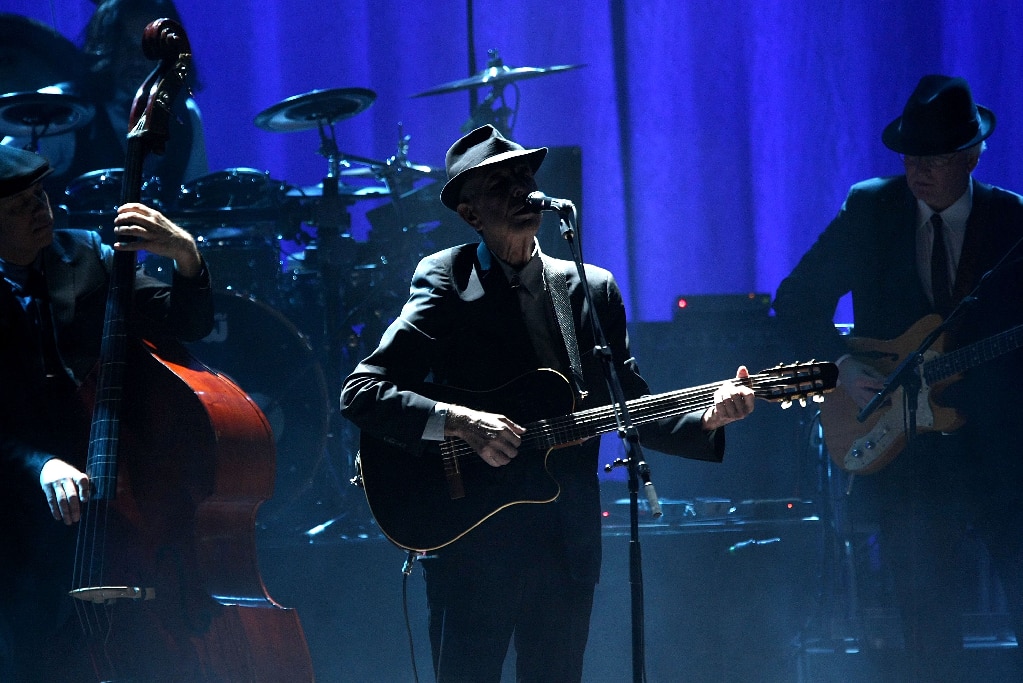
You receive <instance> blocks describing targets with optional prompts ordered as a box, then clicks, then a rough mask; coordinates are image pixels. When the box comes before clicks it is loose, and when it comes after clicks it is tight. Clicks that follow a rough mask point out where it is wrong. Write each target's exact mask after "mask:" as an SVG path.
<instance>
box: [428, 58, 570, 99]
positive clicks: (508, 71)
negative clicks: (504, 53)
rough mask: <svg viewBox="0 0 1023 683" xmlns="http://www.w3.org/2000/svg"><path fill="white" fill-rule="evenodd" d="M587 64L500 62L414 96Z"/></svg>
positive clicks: (497, 83)
mask: <svg viewBox="0 0 1023 683" xmlns="http://www.w3.org/2000/svg"><path fill="white" fill-rule="evenodd" d="M583 66H586V65H585V64H561V65H558V66H546V67H531V66H520V67H514V68H513V67H510V66H505V65H504V64H500V65H497V66H490V67H487V68H486V69H484V70H483V71H480V72H479V73H477V74H475V75H473V76H469V77H468V78H463V79H461V80H457V81H451V82H449V83H443V84H441V85H438V86H437V87H435V88H430V89H429V90H424V91H423V92H421V93H418V94H416V95H413V96H412V97H425V96H427V95H441V94H443V93H449V92H457V91H459V90H471V89H472V88H482V87H497V86H503V85H506V84H508V83H512V82H513V81H521V80H523V79H526V78H536V77H537V76H546V75H548V74H553V73H558V72H560V71H569V70H571V69H578V68H580V67H583Z"/></svg>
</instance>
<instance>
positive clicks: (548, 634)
mask: <svg viewBox="0 0 1023 683" xmlns="http://www.w3.org/2000/svg"><path fill="white" fill-rule="evenodd" d="M546 153H547V150H546V148H537V149H526V148H524V147H522V146H521V145H519V144H518V143H516V142H513V141H511V140H507V139H505V138H504V137H503V136H502V135H501V134H500V133H499V132H498V131H497V130H496V129H495V128H493V127H492V126H483V127H481V128H478V129H476V130H474V131H472V132H470V133H468V134H467V135H465V136H464V137H462V138H461V139H459V140H458V141H456V142H455V143H454V144H453V145H452V146H451V148H450V150H449V151H448V153H447V158H446V167H447V173H448V178H449V180H448V182H447V184H446V185H445V186H444V189H443V191H442V193H441V201H442V202H443V203H444V205H445V206H447V207H448V208H449V209H451V210H452V211H455V212H456V213H458V215H459V216H461V218H462V219H463V220H464V221H465V222H466V223H467V224H468V225H469V226H471V227H472V228H473V229H475V230H476V232H477V233H478V236H479V238H480V241H479V242H478V243H471V244H464V245H461V246H458V247H454V248H451V249H446V250H444V251H441V252H439V253H436V254H433V255H431V256H427V257H426V258H424V259H423V260H422V261H421V262H420V263H419V265H418V267H417V268H416V272H415V275H414V276H413V280H412V287H411V296H410V298H409V300H408V302H407V303H406V304H405V307H404V308H403V309H402V312H401V314H400V315H399V317H398V318H397V319H396V320H395V321H394V322H393V323H392V324H391V325H390V326H389V327H388V329H387V330H386V331H385V333H384V335H383V338H382V339H381V341H380V344H379V346H378V347H377V349H376V350H375V351H373V353H372V354H371V355H370V356H369V357H368V358H366V359H365V360H363V361H362V362H361V363H360V364H359V365H358V367H356V369H355V371H354V372H353V373H352V374H351V375H350V376H349V377H348V378H347V379H346V380H345V382H344V386H343V388H342V392H341V403H342V406H343V412H344V415H345V416H346V417H347V418H349V419H350V420H352V421H353V422H354V423H355V424H356V425H357V426H358V427H359V428H360V430H361V431H362V435H363V439H362V446H363V447H362V450H361V454H360V457H361V458H362V474H363V477H364V480H365V485H366V492H367V497H369V498H370V507H371V509H372V510H373V513H374V515H375V517H376V518H377V520H378V521H379V522H380V525H381V528H382V530H383V531H384V533H386V534H388V535H389V537H391V538H392V540H396V541H397V542H399V545H400V544H401V541H403V540H404V542H405V544H406V545H405V546H404V547H413V548H415V549H418V550H422V551H429V556H430V557H429V559H424V560H423V567H424V571H425V573H426V590H427V600H428V603H429V608H430V639H431V645H432V648H433V663H434V669H435V672H436V676H437V680H438V681H442V682H444V683H450V682H456V681H457V682H462V683H470V682H471V683H498V682H499V681H500V680H501V672H502V668H503V662H504V659H505V656H506V654H507V652H508V648H509V644H510V642H512V639H514V643H515V651H516V653H517V659H516V676H517V678H516V680H518V681H520V682H522V683H540V682H543V681H550V682H557V683H571V682H572V681H580V680H582V668H583V653H584V650H585V647H586V640H587V636H588V632H589V620H590V612H591V608H592V603H593V594H594V585H595V584H596V582H597V579H598V574H599V571H600V540H601V539H600V496H599V487H598V478H597V454H598V446H599V443H598V442H599V440H598V439H590V440H588V441H585V442H583V443H578V444H576V445H573V446H570V447H567V448H563V449H559V450H557V451H555V452H554V453H552V454H551V455H550V456H549V457H548V460H547V467H548V468H549V470H550V474H551V476H553V478H554V479H555V480H556V481H557V483H558V485H559V486H560V490H559V491H558V493H557V500H556V501H553V502H548V503H546V504H516V501H518V500H520V498H518V497H516V496H515V495H511V496H510V499H506V498H504V497H503V496H504V495H505V494H506V493H507V492H508V491H513V492H514V491H518V490H522V489H520V488H519V487H520V486H521V487H523V489H528V488H530V487H531V486H532V485H533V484H534V483H537V482H535V481H534V479H533V478H532V477H526V476H524V474H523V473H524V472H526V471H527V470H525V469H523V468H524V467H525V466H526V462H527V461H528V459H530V458H533V459H536V458H538V457H539V458H541V460H540V462H541V463H542V462H543V461H542V457H543V453H542V450H541V449H538V448H537V444H536V442H533V443H534V445H533V446H532V447H530V446H528V445H527V441H528V440H529V439H530V438H533V437H534V435H533V434H532V433H530V432H528V431H526V430H525V429H524V427H523V426H522V425H521V424H519V423H518V422H516V419H521V420H522V422H523V423H525V422H527V420H525V419H522V418H518V415H517V414H516V410H513V409H514V408H521V407H523V404H530V403H535V404H537V405H539V404H542V403H543V402H546V401H550V399H552V398H554V396H553V395H552V393H553V392H547V391H537V392H536V393H531V392H529V391H523V392H522V394H521V395H520V396H518V400H519V401H520V403H519V405H518V406H516V396H515V395H514V394H515V392H513V390H512V389H511V387H512V386H521V385H520V384H519V380H520V378H523V377H525V378H530V377H534V376H535V375H534V374H533V373H535V371H536V370H537V369H538V368H553V369H554V370H557V371H558V372H560V373H561V374H562V375H563V376H564V377H566V378H577V372H576V368H577V369H578V371H579V372H578V374H579V375H581V382H575V383H574V385H573V384H570V383H569V382H568V381H567V380H566V381H565V382H564V383H563V386H562V389H563V391H567V398H568V399H569V400H568V404H571V403H572V397H573V396H575V399H576V404H575V406H574V409H573V407H572V406H571V405H564V406H562V408H563V410H564V411H565V412H567V413H571V412H573V410H585V409H588V408H594V407H599V406H606V405H607V404H608V403H609V402H610V399H609V395H608V394H609V392H608V389H607V384H606V382H605V379H604V374H603V371H602V369H601V365H602V361H601V360H600V359H599V358H598V357H597V356H596V354H595V353H594V349H595V346H596V344H595V341H594V338H593V333H592V330H591V326H590V320H589V316H590V315H591V310H590V308H589V307H588V306H586V305H584V301H583V299H584V292H583V289H582V286H581V283H580V279H579V275H578V273H577V271H576V268H575V264H574V263H572V262H569V261H561V260H558V259H552V258H550V257H548V256H546V255H545V254H543V253H542V252H541V251H540V248H539V244H538V242H537V240H536V233H537V230H538V229H539V227H540V213H539V211H538V210H536V209H535V208H532V207H530V206H528V205H527V203H526V201H525V200H526V197H527V195H528V194H529V193H530V192H533V191H535V190H536V189H537V183H536V180H535V179H534V173H536V171H537V170H538V169H539V168H540V165H541V163H542V162H543V159H544V156H545V155H546ZM586 277H587V281H588V282H589V285H590V288H591V289H592V291H593V294H594V309H595V311H596V314H597V315H598V316H599V319H600V322H601V325H602V327H603V329H604V331H605V334H606V336H607V337H608V344H609V346H610V352H611V359H612V361H613V365H614V368H615V370H616V372H617V375H618V377H619V378H620V380H621V383H622V385H623V389H624V392H625V394H626V395H627V396H628V397H629V398H635V397H638V396H641V395H643V394H646V393H649V390H648V388H647V385H646V382H645V381H644V380H643V378H642V377H641V376H640V374H639V370H638V367H637V365H636V361H635V359H633V358H632V356H631V354H630V353H629V347H628V341H627V337H626V319H625V307H624V305H623V302H622V297H621V293H620V291H619V289H618V286H617V285H616V283H615V280H614V278H613V277H612V275H611V273H610V272H608V271H607V270H604V269H603V268H599V267H597V266H592V265H590V266H587V267H586ZM561 297H564V298H563V299H562V298H561ZM556 300H559V301H562V304H560V305H559V304H556V303H555V301H556ZM559 310H560V311H561V312H563V313H565V314H566V316H565V317H566V318H568V319H569V321H570V322H569V321H565V320H559V315H558V312H559ZM571 347H575V348H576V349H577V354H573V353H572V351H571V350H570V348H571ZM573 355H575V357H576V362H573V360H572V357H573ZM739 375H740V376H745V375H746V372H745V368H740V370H739ZM427 378H430V379H431V380H432V382H433V383H434V387H433V388H432V389H430V388H426V387H423V386H422V382H423V381H424V380H426V379H427ZM437 385H440V386H441V387H443V388H445V389H447V390H448V391H447V392H445V398H444V401H443V402H439V401H438V398H437V396H438V394H437V393H436V391H437V389H438V387H437ZM527 386H528V385H527ZM452 388H456V389H459V390H461V391H460V392H458V393H452V392H451V391H450V390H451V389H452ZM498 388H500V389H498ZM537 388H539V387H537ZM495 390H496V391H495ZM582 390H585V393H584V392H583V391H582ZM505 401H506V402H505ZM752 410H753V395H752V393H751V391H750V390H749V389H748V388H746V387H743V386H740V385H737V384H736V383H732V382H726V383H723V384H722V385H721V386H720V387H719V388H718V389H717V391H716V393H715V396H714V406H713V407H711V408H709V409H708V410H706V411H699V412H690V413H687V414H683V415H674V416H667V417H666V419H665V420H663V421H660V422H656V423H649V424H648V425H645V426H644V427H643V428H641V429H640V437H641V439H642V441H643V443H644V444H645V445H648V446H650V447H651V448H654V449H657V450H660V451H664V452H668V453H673V454H678V455H683V456H686V457H690V458H698V459H703V460H712V461H716V460H720V459H721V458H722V457H723V453H724V451H723V449H724V430H723V429H722V427H723V426H724V425H725V424H727V423H729V422H732V421H734V420H738V419H741V418H743V417H745V416H746V415H748V414H749V413H750V412H751V411H752ZM559 416H560V415H558V414H553V415H544V416H543V417H549V418H556V417H559ZM445 437H454V438H455V439H457V440H458V442H457V443H459V444H460V445H468V449H466V450H465V455H464V456H463V458H462V459H461V460H457V461H456V460H454V459H449V460H447V461H446V462H447V465H448V467H447V469H446V470H445V471H446V473H447V475H448V476H447V479H446V480H445V477H443V476H441V468H442V467H444V464H443V463H442V460H441V457H440V454H438V453H437V452H436V449H435V448H431V447H430V443H431V442H434V443H436V442H437V441H439V440H443V439H444V438H445ZM374 444H375V446H374ZM371 446H372V447H371ZM538 450H540V452H539V453H538V452H537V451H538ZM530 462H536V460H531V461H530ZM388 466H389V467H390V468H392V471H386V470H387V468H388ZM370 468H373V470H372V471H371V469H370ZM405 469H407V470H409V471H415V472H421V473H422V477H421V481H420V480H418V479H417V480H415V481H413V482H411V484H412V487H413V488H416V489H417V491H415V492H414V493H412V494H410V495H408V496H407V498H406V497H404V496H402V497H401V499H400V500H398V501H395V503H394V504H393V505H387V507H394V508H396V510H395V514H394V515H393V519H392V520H391V521H392V522H393V524H388V518H389V517H390V515H385V514H384V512H385V507H384V504H385V503H387V501H386V496H387V495H388V493H389V491H388V488H389V487H388V486H387V485H386V484H385V485H384V486H383V489H384V490H383V491H381V490H379V489H377V490H375V495H374V486H380V482H381V481H385V482H388V481H400V480H401V478H402V477H401V473H400V471H401V470H405ZM381 470H385V471H383V472H382V471H381ZM393 470H398V471H393ZM541 471H542V470H541ZM374 474H378V475H379V476H378V477H377V478H374ZM410 476H415V475H412V474H410ZM543 476H544V475H541V477H543ZM520 477H521V479H520ZM435 479H436V480H438V481H439V488H440V489H441V491H440V492H439V495H438V498H439V499H441V500H450V504H449V505H445V506H441V505H438V506H437V509H431V508H430V506H426V507H425V509H424V507H423V506H417V505H416V501H417V500H419V499H421V498H425V494H426V489H427V487H429V486H432V484H433V480H435ZM453 482H455V483H453ZM402 483H403V482H402ZM456 484H457V485H456ZM394 488H396V489H397V488H398V487H397V486H396V487H394ZM419 488H422V490H423V495H420V493H419V492H418V489H419ZM449 488H450V491H449ZM459 488H464V496H462V495H459V494H460V493H462V491H459V490H456V489H459ZM489 493H493V494H494V497H493V498H491V497H490V496H489V495H488V494H489ZM445 497H447V498H445ZM539 497H541V498H542V496H539ZM525 498H530V499H534V500H535V499H536V498H537V496H535V495H524V496H522V499H525ZM428 500H433V499H428ZM494 500H496V501H503V502H507V503H508V504H507V505H503V504H501V503H497V504H494V505H491V504H489V503H490V502H491V501H494ZM479 503H483V504H484V507H483V510H482V511H481V512H480V513H479V514H477V515H473V516H470V517H469V518H468V520H467V521H462V523H461V524H458V523H454V524H452V523H450V522H449V520H450V518H451V516H453V514H454V511H455V510H456V509H459V508H465V507H467V506H468V507H469V508H470V509H473V507H474V506H476V505H477V504H479ZM498 508H500V509H498ZM449 513H450V514H449ZM491 513H493V514H491ZM424 515H425V516H426V517H427V519H426V520H425V524H424V526H425V527H426V530H427V531H428V532H429V534H425V533H424V534H420V536H427V535H429V536H430V537H431V539H432V540H421V541H418V542H417V540H416V539H414V538H413V539H411V540H407V539H408V537H409V536H415V535H416V534H414V533H409V534H407V535H406V536H403V537H402V538H398V531H397V530H398V529H399V528H400V527H401V526H402V524H403V523H404V522H406V521H409V520H411V521H423V520H418V518H419V517H421V516H424ZM402 531H403V532H405V531H407V529H402ZM435 532H436V533H435ZM442 532H443V533H442Z"/></svg>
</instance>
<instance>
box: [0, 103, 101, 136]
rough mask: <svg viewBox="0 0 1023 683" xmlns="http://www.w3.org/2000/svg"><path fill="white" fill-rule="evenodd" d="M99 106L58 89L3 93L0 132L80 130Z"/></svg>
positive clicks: (38, 133)
mask: <svg viewBox="0 0 1023 683" xmlns="http://www.w3.org/2000/svg"><path fill="white" fill-rule="evenodd" d="M95 113H96V108H95V107H94V106H93V105H92V104H90V103H89V102H86V101H85V100H83V99H82V98H80V97H75V96H74V95H69V94H66V93H55V92H13V93H7V94H6V95H0V134H3V135H10V136H13V137H33V136H34V137H36V138H40V137H47V136H50V135H60V134H61V133H66V132H68V131H72V130H77V129H78V128H81V127H82V126H85V125H87V124H88V123H89V121H91V120H92V117H93V115H94V114H95Z"/></svg>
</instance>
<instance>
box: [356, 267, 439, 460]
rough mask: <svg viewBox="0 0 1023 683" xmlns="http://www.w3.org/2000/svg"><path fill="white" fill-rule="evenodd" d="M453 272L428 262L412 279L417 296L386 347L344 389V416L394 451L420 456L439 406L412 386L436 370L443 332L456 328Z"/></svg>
mask: <svg viewBox="0 0 1023 683" xmlns="http://www.w3.org/2000/svg"><path fill="white" fill-rule="evenodd" d="M448 277H449V275H448V273H447V271H446V270H445V269H444V268H442V267H441V265H440V264H439V263H438V262H437V261H436V260H424V261H423V262H422V263H420V264H419V266H418V267H417V268H416V271H415V274H414V275H413V278H412V285H411V295H410V297H409V300H408V302H407V303H406V304H405V306H404V307H403V308H402V311H401V313H400V314H399V316H398V317H397V318H396V319H395V320H394V322H392V323H391V324H390V325H389V326H388V328H387V330H386V331H385V332H384V334H383V336H382V337H381V340H380V343H379V345H378V346H377V348H376V350H374V351H373V352H372V353H371V354H370V355H369V356H368V357H367V358H366V359H365V360H363V361H362V362H361V363H359V364H358V366H356V368H355V370H354V371H353V372H352V374H351V375H349V376H348V378H347V379H345V381H344V384H343V386H342V388H341V412H342V415H344V417H346V418H347V419H349V420H351V421H352V422H353V423H355V425H356V426H358V427H359V429H362V430H366V431H368V432H369V433H372V434H374V435H375V436H377V437H379V438H382V439H384V440H385V441H387V442H388V443H390V444H391V445H393V446H397V447H399V448H401V449H403V450H406V451H410V452H414V453H416V452H419V450H420V448H421V447H422V436H423V431H424V430H425V428H426V422H427V420H428V419H429V417H430V414H431V413H432V411H433V409H434V406H435V405H436V401H434V400H432V399H430V398H427V397H426V396H423V395H422V394H419V393H416V392H414V391H412V390H410V389H409V387H412V386H417V385H419V384H421V383H422V382H423V381H424V380H425V379H426V378H427V376H428V375H429V373H430V372H431V370H432V367H433V363H434V357H435V355H436V345H437V343H438V338H439V337H440V336H441V334H442V332H441V331H442V330H443V329H444V328H445V327H447V326H449V325H450V324H451V321H450V320H449V318H450V315H449V314H448V313H447V308H448V307H447V306H445V304H444V301H443V294H441V292H442V291H443V290H444V283H445V282H447V280H448Z"/></svg>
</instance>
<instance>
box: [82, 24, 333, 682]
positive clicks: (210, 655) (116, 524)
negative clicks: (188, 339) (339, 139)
mask: <svg viewBox="0 0 1023 683" xmlns="http://www.w3.org/2000/svg"><path fill="white" fill-rule="evenodd" d="M142 47H143V51H144V52H145V54H146V56H147V57H148V58H149V59H153V60H159V61H160V64H159V66H158V67H157V68H155V69H154V70H153V72H152V73H151V74H150V76H149V78H148V79H147V80H146V81H145V83H143V85H142V86H141V87H140V88H139V91H138V94H137V95H136V97H135V101H134V103H133V105H132V110H131V117H130V123H131V125H130V130H129V133H128V154H127V158H126V161H125V173H124V180H123V186H122V194H121V199H122V203H127V202H133V201H138V200H139V197H140V192H141V176H142V162H143V160H144V159H145V157H146V155H147V154H149V153H150V152H156V153H162V152H163V150H164V146H165V144H166V140H167V138H168V137H169V123H170V120H171V114H170V105H171V102H172V100H173V98H174V97H175V95H176V94H177V92H178V91H179V90H180V89H181V88H182V87H183V84H184V80H185V78H186V76H187V73H188V68H189V63H190V59H191V48H190V46H189V44H188V39H187V37H186V36H185V32H184V29H183V28H182V26H181V25H180V24H178V23H177V22H174V21H171V20H168V19H158V20H156V21H154V22H152V23H150V24H149V25H148V26H146V28H145V31H144V34H143V41H142ZM136 265H137V264H136V256H135V252H133V251H117V252H115V254H114V263H113V272H112V275H111V280H110V289H109V293H108V297H107V303H106V313H105V319H104V330H103V339H102V343H101V351H100V359H99V364H98V367H97V372H96V373H95V374H96V380H95V383H94V390H93V392H90V393H92V395H91V396H90V397H89V401H88V402H90V403H91V404H92V411H93V412H92V423H91V432H90V435H89V454H88V461H87V465H86V472H87V473H88V475H89V477H90V480H91V482H92V487H93V491H92V495H91V497H90V500H89V501H88V503H86V504H85V507H84V510H83V514H82V520H81V522H80V524H79V530H78V531H79V536H78V542H77V548H76V553H75V566H74V581H73V586H72V588H71V591H70V594H71V596H72V597H73V598H74V603H75V609H76V612H77V616H78V621H79V623H80V624H81V628H82V633H83V642H84V644H85V650H86V652H87V656H86V657H84V658H82V659H83V660H87V661H86V662H85V663H84V666H85V667H86V668H87V671H85V672H81V673H82V676H81V680H97V681H127V680H131V681H147V682H149V681H168V682H170V681H174V682H180V681H210V682H212V681H218V682H219V681H225V682H228V681H229V682H231V683H238V682H244V681H252V682H257V681H258V682H263V681H266V682H271V681H282V682H283V681H288V682H292V681H311V680H313V671H312V663H311V659H310V656H309V650H308V647H307V645H306V642H305V637H304V634H303V632H302V626H301V622H300V621H299V618H298V614H297V613H296V612H295V611H294V610H292V609H287V608H284V607H282V606H281V605H279V604H278V603H277V602H275V601H274V600H273V598H271V597H270V595H269V594H268V592H267V590H266V587H265V585H264V584H263V581H262V578H261V577H260V575H259V568H258V561H257V554H256V547H255V517H256V510H257V508H258V507H259V505H260V504H261V503H262V502H263V501H265V500H267V499H268V498H269V497H270V496H271V495H272V493H273V485H274V472H275V457H276V455H275V449H274V439H273V434H272V432H271V429H270V425H269V422H268V421H267V419H266V417H265V416H264V415H263V413H262V411H261V410H260V409H259V407H258V406H257V405H256V404H255V403H254V402H253V401H252V399H251V398H249V397H248V396H247V395H246V394H245V393H244V392H243V391H242V390H241V389H240V388H239V387H238V386H237V385H235V384H234V383H233V382H232V381H231V380H230V379H228V378H227V377H225V376H223V375H221V374H219V373H217V372H215V371H213V370H211V369H209V368H207V367H205V366H204V365H202V364H201V363H199V362H198V361H196V360H195V359H194V358H192V357H191V356H190V355H189V354H188V353H187V352H186V351H185V350H184V347H183V346H181V345H179V344H177V343H175V342H172V341H168V340H162V339H141V338H137V337H135V336H133V335H132V334H131V333H129V329H130V326H129V318H130V315H131V312H132V311H131V308H132V294H133V286H134V276H135V270H136Z"/></svg>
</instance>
